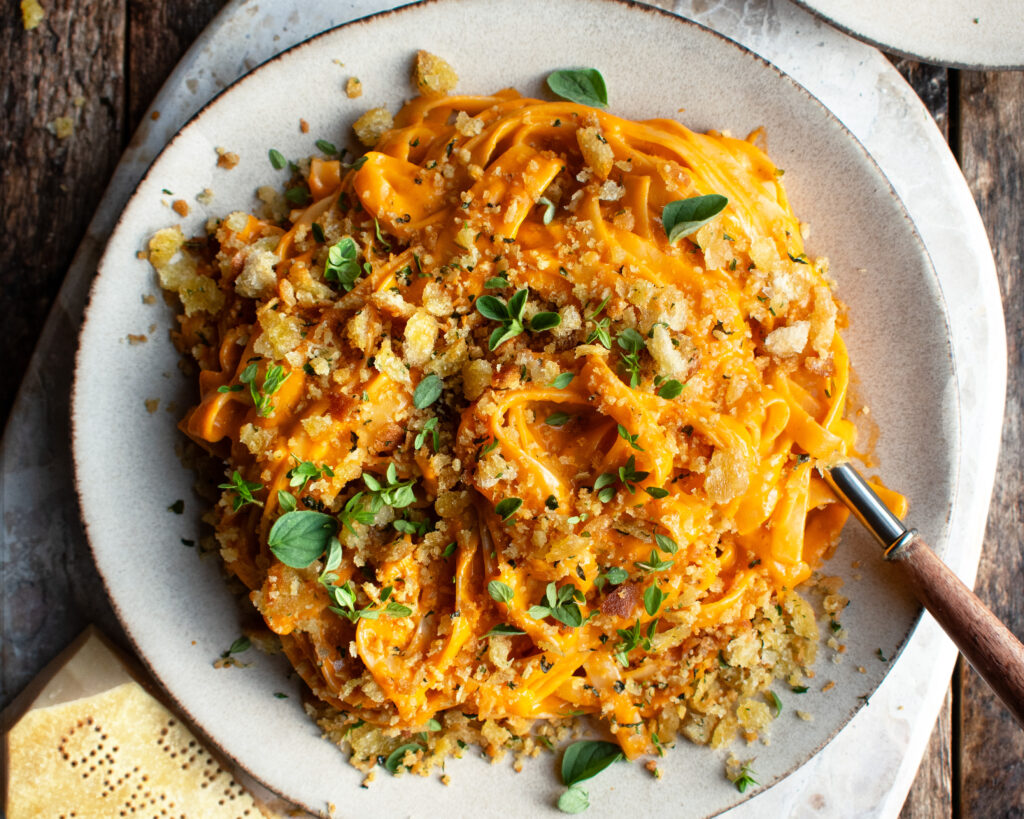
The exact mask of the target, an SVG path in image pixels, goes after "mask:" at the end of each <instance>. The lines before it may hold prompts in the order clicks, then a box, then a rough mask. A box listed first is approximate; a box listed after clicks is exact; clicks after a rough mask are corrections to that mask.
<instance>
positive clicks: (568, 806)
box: [558, 785, 590, 813]
mask: <svg viewBox="0 0 1024 819" xmlns="http://www.w3.org/2000/svg"><path fill="white" fill-rule="evenodd" d="M589 807H590V798H589V795H588V794H587V792H586V790H584V789H583V787H582V786H580V785H573V786H572V787H571V788H568V789H567V790H566V791H565V792H564V793H563V794H562V795H561V796H559V797H558V809H559V810H560V811H561V812H562V813H583V811H585V810H586V809H587V808H589Z"/></svg>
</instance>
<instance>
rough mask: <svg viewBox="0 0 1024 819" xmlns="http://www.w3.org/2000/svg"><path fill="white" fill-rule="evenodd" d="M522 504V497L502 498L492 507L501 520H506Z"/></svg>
mask: <svg viewBox="0 0 1024 819" xmlns="http://www.w3.org/2000/svg"><path fill="white" fill-rule="evenodd" d="M522 505H523V501H522V498H504V499H503V500H500V501H498V504H497V506H495V507H494V511H495V512H496V513H497V515H498V516H499V517H500V518H501V519H502V521H507V520H508V519H509V518H511V517H512V516H513V515H514V514H515V513H516V512H518V511H519V507H520V506H522Z"/></svg>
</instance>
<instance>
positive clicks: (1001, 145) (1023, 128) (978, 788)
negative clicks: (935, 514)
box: [959, 71, 1024, 819]
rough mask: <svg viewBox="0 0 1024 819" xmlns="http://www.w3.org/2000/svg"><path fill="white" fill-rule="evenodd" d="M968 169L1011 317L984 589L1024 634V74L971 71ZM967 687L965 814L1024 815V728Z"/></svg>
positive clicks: (966, 678) (980, 690)
mask: <svg viewBox="0 0 1024 819" xmlns="http://www.w3.org/2000/svg"><path fill="white" fill-rule="evenodd" d="M960 99H961V112H962V113H961V123H962V127H961V152H962V156H961V167H962V168H963V171H964V176H966V177H967V182H968V184H969V185H970V186H971V190H972V192H973V193H974V198H975V201H976V202H977V203H978V209H979V210H980V211H981V217H982V219H983V220H984V222H985V226H986V228H987V229H988V234H989V240H990V241H991V243H992V249H993V251H994V253H995V257H996V267H997V269H998V271H999V279H1000V287H1001V289H1002V293H1003V310H1004V312H1005V316H1006V334H1007V353H1008V356H1009V382H1008V385H1007V395H1006V418H1005V421H1004V423H1003V439H1002V448H1001V450H1000V456H999V467H998V471H997V473H996V486H995V493H994V495H993V498H992V508H991V511H990V512H989V519H988V531H987V533H986V538H985V547H984V550H983V552H982V556H981V564H980V566H979V567H978V581H977V584H976V586H975V589H976V591H977V593H978V595H979V596H980V597H981V598H982V599H983V600H984V601H985V602H986V603H987V604H988V605H989V606H990V607H991V608H992V610H993V611H994V612H995V613H996V614H997V615H998V616H999V617H1000V618H1001V619H1002V620H1003V622H1005V623H1006V624H1007V625H1008V626H1009V627H1010V628H1011V629H1012V630H1013V631H1014V632H1015V633H1016V634H1017V635H1018V636H1024V595H1022V594H1021V589H1022V588H1024V551H1022V550H1021V533H1022V532H1024V502H1022V498H1024V343H1022V338H1024V273H1022V262H1024V215H1022V209H1021V203H1022V202H1024V143H1022V140H1021V134H1022V133H1024V73H1022V72H1019V71H1018V72H1002V73H997V72H986V73H980V72H964V73H962V75H961V90H960ZM962 676H963V682H962V687H961V710H962V723H961V726H960V730H961V735H962V738H963V740H962V748H961V763H960V764H961V781H960V804H959V811H960V815H962V816H963V817H964V819H971V817H978V818H979V819H981V817H986V819H987V817H991V816H1001V817H1003V816H1005V817H1011V816H1016V817H1020V816H1024V731H1021V730H1020V728H1019V727H1018V726H1017V725H1016V724H1015V723H1014V722H1013V720H1012V718H1011V717H1010V715H1009V714H1008V713H1007V711H1006V709H1005V708H1003V707H1002V705H1001V704H1000V703H999V701H998V700H997V699H996V698H995V696H994V695H993V694H992V692H991V691H989V689H988V688H987V687H986V685H985V684H984V683H983V682H982V681H981V679H980V678H979V677H978V675H977V674H975V673H974V671H973V670H971V669H970V668H969V667H965V668H964V673H963V675H962Z"/></svg>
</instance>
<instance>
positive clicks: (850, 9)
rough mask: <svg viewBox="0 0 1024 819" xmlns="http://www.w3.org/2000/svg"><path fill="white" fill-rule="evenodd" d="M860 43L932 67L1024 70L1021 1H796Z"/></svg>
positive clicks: (1023, 10)
mask: <svg viewBox="0 0 1024 819" xmlns="http://www.w3.org/2000/svg"><path fill="white" fill-rule="evenodd" d="M795 2H796V3H798V4H799V5H801V6H803V7H804V8H806V9H808V10H809V11H811V12H813V13H815V14H817V15H818V16H820V17H822V18H823V19H825V20H827V21H828V22H830V23H831V24H832V25H834V26H836V28H838V29H840V30H842V31H845V32H846V33H847V34H850V35H852V36H854V37H857V38H858V39H860V40H864V41H865V42H868V43H871V44H872V45H876V46H878V47H879V48H884V49H886V50H887V51H895V52H897V53H899V54H903V55H906V56H907V57H913V58H914V59H917V60H924V61H925V62H929V63H941V64H943V65H950V66H956V67H960V68H978V69H982V68H1024V4H1022V3H1021V2H1020V0H901V2H898V3H894V2H892V0H856V1H855V2H850V0H795Z"/></svg>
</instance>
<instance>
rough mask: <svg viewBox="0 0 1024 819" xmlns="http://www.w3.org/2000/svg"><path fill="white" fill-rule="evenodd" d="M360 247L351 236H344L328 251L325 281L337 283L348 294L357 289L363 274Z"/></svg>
mask: <svg viewBox="0 0 1024 819" xmlns="http://www.w3.org/2000/svg"><path fill="white" fill-rule="evenodd" d="M358 257H359V247H358V245H356V240H355V239H353V238H352V237H351V236H343V237H342V238H341V239H339V240H338V241H337V242H335V243H334V244H333V245H331V248H330V250H328V251H327V264H326V265H324V281H329V282H337V283H338V284H340V285H341V286H342V287H343V288H344V289H345V292H348V291H349V290H351V289H352V288H353V287H355V284H356V280H357V279H358V278H359V276H360V274H361V273H362V269H361V268H360V267H359V258H358Z"/></svg>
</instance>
